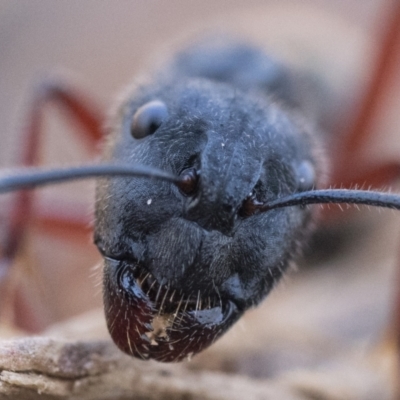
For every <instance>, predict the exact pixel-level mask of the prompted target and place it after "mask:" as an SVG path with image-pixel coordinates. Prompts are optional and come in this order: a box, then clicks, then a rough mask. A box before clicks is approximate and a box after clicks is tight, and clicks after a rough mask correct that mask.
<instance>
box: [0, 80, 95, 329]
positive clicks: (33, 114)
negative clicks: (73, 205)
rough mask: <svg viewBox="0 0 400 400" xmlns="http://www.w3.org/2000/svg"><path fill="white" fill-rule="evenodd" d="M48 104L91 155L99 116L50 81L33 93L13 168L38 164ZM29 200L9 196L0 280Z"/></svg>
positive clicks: (18, 240)
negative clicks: (65, 117) (73, 125)
mask: <svg viewBox="0 0 400 400" xmlns="http://www.w3.org/2000/svg"><path fill="white" fill-rule="evenodd" d="M50 103H52V104H55V105H57V106H58V107H61V108H63V109H65V110H66V111H67V112H68V113H69V114H70V115H71V120H72V121H74V122H77V123H78V124H79V126H80V128H81V129H80V130H78V133H79V135H80V138H81V139H82V142H83V143H84V144H85V145H86V147H87V149H88V150H89V152H90V153H91V154H94V153H95V151H96V149H97V146H96V144H97V143H98V142H99V140H100V139H101V137H102V131H101V126H102V123H103V114H102V112H101V111H100V109H99V108H98V107H97V106H96V105H95V104H94V103H93V102H92V101H91V100H89V99H88V98H87V97H86V96H84V95H83V94H82V93H80V92H79V91H78V90H76V89H74V88H71V87H68V86H66V85H64V84H61V82H56V81H51V82H46V83H44V84H42V85H40V86H39V87H38V88H37V89H36V90H35V93H34V96H33V98H32V106H31V110H30V113H29V115H28V119H27V125H26V126H25V128H24V130H23V132H22V135H21V147H20V148H21V152H20V154H19V156H18V158H17V162H16V164H17V165H23V166H33V165H37V164H38V162H39V148H40V142H41V137H42V131H43V116H44V115H43V113H44V111H45V108H46V105H48V104H50ZM32 200H33V193H32V192H31V191H20V192H18V193H16V194H15V195H14V196H13V200H12V206H11V210H10V211H9V214H8V217H7V220H6V226H5V228H4V235H3V236H4V241H3V243H2V245H1V251H2V254H1V259H0V278H1V277H4V276H5V275H6V273H7V271H8V269H9V267H10V265H11V264H12V263H13V261H14V259H15V257H16V255H17V253H18V251H19V250H20V248H21V246H22V243H23V240H24V236H25V232H26V229H27V226H28V225H29V222H31V220H32ZM37 219H38V220H39V221H40V222H42V224H44V226H46V227H47V229H51V228H53V229H56V228H57V227H58V226H59V225H60V223H59V222H60V218H58V217H50V218H49V217H47V218H46V217H44V218H43V217H42V218H40V217H39V218H37ZM75 221H79V219H78V218H76V219H75ZM70 225H71V226H73V227H74V228H75V229H81V230H82V229H84V230H87V222H86V221H82V222H81V223H79V222H75V223H73V224H70ZM0 283H1V280H0ZM2 294H4V292H3V293H2ZM0 311H1V310H0ZM31 325H35V324H34V323H32V324H31Z"/></svg>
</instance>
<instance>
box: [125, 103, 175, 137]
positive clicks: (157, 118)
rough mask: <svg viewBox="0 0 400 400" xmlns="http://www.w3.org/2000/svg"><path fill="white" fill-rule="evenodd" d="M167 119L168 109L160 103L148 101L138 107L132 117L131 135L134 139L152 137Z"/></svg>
mask: <svg viewBox="0 0 400 400" xmlns="http://www.w3.org/2000/svg"><path fill="white" fill-rule="evenodd" d="M167 117H168V109H167V106H166V105H165V104H164V103H163V102H162V101H160V100H153V101H150V102H149V103H146V104H145V105H143V106H142V107H140V108H139V109H138V110H137V111H136V113H135V115H134V116H133V119H132V125H131V135H132V136H133V137H134V138H135V139H142V138H144V137H146V136H149V135H152V134H153V133H154V132H155V131H156V130H157V129H158V128H159V127H160V125H161V124H162V123H163V122H164V121H165V120H166V118H167Z"/></svg>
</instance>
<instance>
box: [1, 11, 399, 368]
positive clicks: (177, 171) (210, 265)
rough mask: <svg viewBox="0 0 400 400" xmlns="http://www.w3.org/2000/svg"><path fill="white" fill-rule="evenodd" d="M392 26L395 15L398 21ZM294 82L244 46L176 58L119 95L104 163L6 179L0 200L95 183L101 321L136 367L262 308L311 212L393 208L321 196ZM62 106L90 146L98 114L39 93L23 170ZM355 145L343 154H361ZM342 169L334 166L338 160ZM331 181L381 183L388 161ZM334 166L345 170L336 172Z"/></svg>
mask: <svg viewBox="0 0 400 400" xmlns="http://www.w3.org/2000/svg"><path fill="white" fill-rule="evenodd" d="M396 15H397V14H396ZM298 79H303V78H302V77H300V76H299V75H297V74H296V73H293V72H292V71H290V70H288V69H287V68H285V67H284V66H283V65H281V64H280V63H278V62H276V61H275V60H273V59H271V58H270V57H269V56H268V55H266V54H264V53H263V52H261V51H260V50H259V49H257V48H255V47H252V46H251V45H248V44H244V43H241V42H236V41H230V40H225V39H222V40H221V41H219V40H215V41H213V42H212V43H210V42H207V43H204V42H200V43H198V44H197V45H193V46H191V47H190V48H188V49H186V50H183V51H182V52H179V53H177V55H176V56H175V57H174V58H173V59H172V60H171V61H170V63H169V64H168V65H166V66H165V68H164V69H163V70H162V71H159V72H156V73H154V74H153V75H152V76H151V79H150V80H148V81H146V82H145V83H138V84H137V85H134V87H133V88H130V90H129V91H127V94H126V95H125V97H124V98H123V99H122V101H121V103H120V104H119V106H118V107H117V108H116V110H115V112H114V115H113V117H112V122H111V123H110V124H109V128H108V131H107V134H106V140H105V145H104V151H103V162H104V163H103V164H100V165H90V166H80V167H76V168H71V169H65V170H58V169H53V170H40V169H37V168H34V167H31V168H30V170H29V171H23V172H21V171H17V172H16V173H8V174H5V176H3V177H1V179H0V192H1V193H5V192H9V191H14V190H17V189H21V188H32V187H34V186H38V185H44V184H50V183H54V182H60V181H65V180H70V179H83V178H92V177H96V178H97V189H96V212H95V217H96V218H95V233H94V240H95V244H96V246H97V247H98V249H99V251H100V253H101V254H102V256H103V263H104V280H103V294H104V306H105V315H106V320H107V325H108V329H109V332H110V335H111V337H112V338H113V340H114V342H115V343H116V344H117V346H118V347H119V348H120V349H121V350H122V351H124V352H125V353H128V354H130V355H133V356H135V357H138V358H141V359H155V360H158V361H165V362H172V361H181V360H183V359H186V358H190V357H191V356H192V355H194V354H197V353H199V352H201V351H202V350H204V349H205V348H206V347H208V346H210V345H211V344H212V343H213V342H214V341H215V340H217V339H218V338H219V337H221V336H222V335H223V334H224V333H225V332H226V331H227V329H229V328H230V327H231V326H232V325H233V324H234V323H235V322H236V321H237V320H238V319H239V318H240V317H241V316H242V315H243V314H244V312H245V311H246V310H248V309H249V308H251V307H254V306H256V305H257V304H259V302H260V301H261V300H263V299H264V298H265V297H266V296H267V295H268V293H269V292H270V291H271V290H272V289H273V287H274V286H275V285H276V284H277V283H278V282H279V280H280V279H281V278H282V276H283V274H284V273H285V271H286V270H287V269H288V268H289V266H290V264H291V263H292V262H294V261H295V260H296V257H297V256H298V254H299V253H300V252H301V250H302V248H303V247H304V246H305V244H306V243H307V240H308V239H309V236H310V234H311V233H312V230H313V218H314V214H315V210H314V208H313V207H309V205H312V204H323V203H330V204H333V203H340V204H343V203H347V204H366V205H370V206H378V207H388V208H393V209H400V197H399V196H397V195H392V194H387V193H381V192H374V191H370V190H367V191H362V190H350V189H322V187H323V186H324V185H325V184H326V183H325V182H324V175H325V162H324V159H323V156H322V155H321V150H320V147H322V146H321V145H320V143H319V139H318V136H319V131H318V127H317V124H313V123H310V120H312V119H313V118H312V117H313V116H310V115H308V105H305V104H303V103H302V97H301V96H299V95H295V94H294V88H295V87H296V82H297V80H298ZM51 97H52V98H54V99H57V100H60V101H61V102H62V103H63V104H64V105H65V106H66V107H67V108H69V109H70V111H71V112H72V113H73V114H74V115H75V116H76V117H77V119H78V120H79V121H80V123H81V124H82V125H83V126H84V127H85V129H86V131H87V132H89V133H90V134H91V138H92V139H91V140H93V141H97V140H98V139H99V138H100V137H101V136H102V134H101V129H100V125H101V124H100V123H99V120H98V118H97V116H96V115H95V113H94V112H92V110H91V109H90V107H88V106H87V104H86V103H84V102H82V101H81V100H80V99H79V96H76V94H75V93H74V92H73V91H72V92H71V91H68V89H67V88H63V87H60V86H58V85H57V84H52V85H49V86H45V87H42V88H41V91H40V92H39V94H38V98H39V100H40V101H38V102H37V105H36V107H38V109H36V110H34V113H33V115H32V119H31V125H30V127H29V129H28V134H27V137H28V142H27V145H26V154H25V155H24V157H23V160H24V161H23V163H24V164H25V165H26V166H33V165H34V164H35V163H36V160H35V156H36V149H35V144H37V139H36V137H37V135H38V129H39V128H38V125H37V124H38V122H39V121H38V120H37V119H35V118H37V117H38V115H39V112H40V110H39V109H40V107H41V106H42V104H43V102H45V101H47V99H48V98H51ZM355 136H356V135H352V136H350V138H349V139H348V141H347V143H345V145H344V147H343V152H341V153H340V154H341V156H343V157H344V156H347V157H348V156H350V155H353V154H355V155H358V154H357V152H356V151H355V149H354V146H353V144H354V143H355V142H356V137H355ZM336 161H338V160H336ZM335 165H338V167H336V169H335V170H334V172H333V176H334V179H335V181H336V182H344V183H345V184H346V183H347V180H349V179H350V180H351V181H353V182H356V183H357V182H361V181H364V180H365V177H366V176H367V175H368V176H372V178H371V179H370V180H369V181H370V182H371V184H373V186H374V187H375V186H377V185H378V184H382V183H386V180H389V178H388V177H390V178H393V177H394V176H396V174H397V173H398V165H397V164H396V163H393V164H388V165H383V166H381V167H379V168H374V169H372V170H368V169H367V168H364V169H363V166H362V165H361V164H360V168H359V169H358V170H357V171H356V172H355V174H356V175H354V176H351V177H348V176H346V179H347V180H346V179H343V177H344V172H347V171H345V170H346V168H347V167H348V165H347V164H345V163H344V161H343V162H342V163H340V162H336V163H335ZM339 167H340V168H339ZM31 206H32V194H31V192H29V191H22V192H20V193H19V194H18V195H17V201H16V206H15V209H14V212H13V213H12V215H11V217H10V220H9V232H10V233H9V235H8V237H7V239H8V242H7V243H6V244H5V245H4V246H3V258H4V259H5V260H8V261H9V262H11V261H12V260H13V258H14V257H15V254H16V252H17V250H18V244H19V240H20V234H21V231H22V229H23V224H24V221H23V218H24V216H25V215H27V214H29V212H30V210H31Z"/></svg>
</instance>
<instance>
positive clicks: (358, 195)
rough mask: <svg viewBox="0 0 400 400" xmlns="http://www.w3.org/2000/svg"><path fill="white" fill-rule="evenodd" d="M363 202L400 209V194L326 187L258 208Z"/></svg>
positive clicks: (264, 204) (277, 200)
mask: <svg viewBox="0 0 400 400" xmlns="http://www.w3.org/2000/svg"><path fill="white" fill-rule="evenodd" d="M340 203H342V204H343V203H346V204H363V205H367V206H375V207H384V208H392V209H395V210H400V196H399V195H396V194H390V193H382V192H374V191H370V190H350V189H326V190H310V191H307V192H301V193H295V194H291V195H289V196H285V197H282V198H280V199H276V200H273V201H270V202H269V203H263V204H261V205H259V206H258V207H257V208H258V210H259V211H260V212H266V211H269V210H272V209H274V208H282V207H289V206H306V205H308V204H340Z"/></svg>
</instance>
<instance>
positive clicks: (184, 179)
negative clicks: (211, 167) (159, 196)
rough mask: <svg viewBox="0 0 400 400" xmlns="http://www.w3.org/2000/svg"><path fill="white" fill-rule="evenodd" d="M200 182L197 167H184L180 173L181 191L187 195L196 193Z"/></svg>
mask: <svg viewBox="0 0 400 400" xmlns="http://www.w3.org/2000/svg"><path fill="white" fill-rule="evenodd" d="M198 182H199V173H198V172H197V171H196V169H195V168H187V169H184V170H183V171H182V172H181V174H180V182H179V184H178V187H179V189H180V191H181V192H182V193H183V194H185V195H186V196H190V195H192V194H194V193H195V191H196V189H197V185H198Z"/></svg>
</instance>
